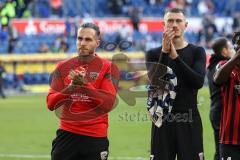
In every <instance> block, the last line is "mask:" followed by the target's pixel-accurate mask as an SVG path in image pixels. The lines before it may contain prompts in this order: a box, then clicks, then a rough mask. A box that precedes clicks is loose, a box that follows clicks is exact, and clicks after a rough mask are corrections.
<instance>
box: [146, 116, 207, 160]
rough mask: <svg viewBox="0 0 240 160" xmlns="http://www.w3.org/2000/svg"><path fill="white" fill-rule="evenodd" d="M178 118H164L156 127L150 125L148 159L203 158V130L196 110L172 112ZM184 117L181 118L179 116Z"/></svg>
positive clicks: (197, 159)
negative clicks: (161, 123)
mask: <svg viewBox="0 0 240 160" xmlns="http://www.w3.org/2000/svg"><path fill="white" fill-rule="evenodd" d="M173 116H175V117H178V119H175V120H173V119H171V118H169V119H168V120H165V121H164V123H163V125H162V126H161V127H160V128H158V127H156V126H155V125H154V124H153V125H152V137H151V138H152V139H151V156H150V160H175V158H176V156H177V158H178V160H204V154H203V130H202V122H201V118H200V115H199V113H198V112H196V113H193V114H192V117H188V118H187V113H186V114H185V113H181V114H175V115H174V114H173V115H172V117H173ZM181 116H183V117H185V118H183V119H181V118H179V117H181Z"/></svg>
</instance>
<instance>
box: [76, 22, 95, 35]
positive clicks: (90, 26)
mask: <svg viewBox="0 0 240 160" xmlns="http://www.w3.org/2000/svg"><path fill="white" fill-rule="evenodd" d="M79 28H92V29H94V30H95V31H96V34H97V36H100V29H99V27H98V26H97V25H96V24H94V23H83V24H81V25H80V27H79Z"/></svg>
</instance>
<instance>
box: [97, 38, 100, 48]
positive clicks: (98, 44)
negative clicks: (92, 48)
mask: <svg viewBox="0 0 240 160" xmlns="http://www.w3.org/2000/svg"><path fill="white" fill-rule="evenodd" d="M97 46H98V47H99V46H100V39H97Z"/></svg>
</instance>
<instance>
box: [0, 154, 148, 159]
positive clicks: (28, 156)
mask: <svg viewBox="0 0 240 160" xmlns="http://www.w3.org/2000/svg"><path fill="white" fill-rule="evenodd" d="M0 157H2V158H19V159H29V158H36V159H50V155H31V154H0ZM108 159H109V160H148V158H144V157H109V158H108Z"/></svg>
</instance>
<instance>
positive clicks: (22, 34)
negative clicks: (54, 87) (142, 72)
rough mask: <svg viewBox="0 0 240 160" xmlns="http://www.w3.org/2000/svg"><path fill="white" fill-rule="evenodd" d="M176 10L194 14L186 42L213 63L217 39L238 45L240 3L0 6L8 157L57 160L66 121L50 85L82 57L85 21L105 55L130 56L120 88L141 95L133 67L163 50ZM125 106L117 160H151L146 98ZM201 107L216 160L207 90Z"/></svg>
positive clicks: (3, 141)
mask: <svg viewBox="0 0 240 160" xmlns="http://www.w3.org/2000/svg"><path fill="white" fill-rule="evenodd" d="M175 7H178V8H181V9H183V10H184V11H185V13H186V15H187V18H188V19H187V20H188V23H189V25H188V28H187V31H186V32H185V35H186V38H187V39H188V41H189V42H190V43H195V44H197V45H201V46H203V47H204V48H205V49H206V53H207V60H208V59H209V56H210V55H211V53H212V51H211V49H210V47H211V43H212V41H213V40H214V39H215V38H217V37H220V36H225V37H228V38H229V39H231V37H232V33H233V32H234V31H237V30H240V0H0V65H1V66H2V67H1V68H2V69H1V68H0V77H2V78H1V81H2V85H3V92H4V94H5V96H6V97H7V98H6V97H5V96H2V97H3V98H6V99H5V100H2V99H0V126H1V130H2V131H1V132H0V159H1V160H2V159H39V158H40V159H41V158H42V159H49V153H50V148H51V140H52V139H53V137H54V136H55V135H54V132H55V130H56V128H57V121H58V120H57V118H56V117H55V116H54V114H53V113H50V112H48V111H47V109H46V107H45V96H46V93H47V91H48V79H49V76H50V74H51V72H52V71H53V69H54V68H55V64H56V63H57V62H58V61H60V60H63V59H66V58H69V57H72V56H76V46H75V45H76V31H77V28H78V26H79V25H80V24H81V23H83V22H94V23H96V24H97V25H99V27H100V29H101V32H102V33H101V39H102V42H101V45H100V47H99V48H98V53H99V55H100V56H102V57H105V58H108V59H110V60H111V58H112V56H113V55H116V54H119V53H123V54H125V55H126V56H127V57H128V58H129V62H132V63H133V64H126V63H125V62H124V61H123V62H122V61H121V60H122V59H121V58H119V59H120V60H119V66H120V69H121V83H120V85H121V86H120V88H121V89H124V88H125V89H127V88H129V87H135V89H136V86H141V84H143V85H144V84H146V83H147V79H146V77H145V78H144V76H143V77H142V79H141V78H129V76H126V74H127V71H128V70H129V68H128V67H130V68H138V66H137V65H136V64H138V65H139V64H144V53H145V52H146V51H147V50H149V49H151V48H153V47H157V46H160V45H161V40H162V31H163V13H164V11H165V10H166V9H168V8H175ZM134 63H135V65H134ZM136 74H139V72H136ZM132 76H133V77H134V76H136V75H132ZM140 77H141V76H140ZM140 88H141V87H140ZM120 99H121V98H120ZM119 106H121V107H118V108H117V109H115V110H114V111H113V112H112V113H111V114H110V138H111V140H112V141H110V142H111V143H110V145H111V144H112V147H111V150H110V151H112V155H110V156H111V157H110V159H138V160H139V159H147V157H148V155H149V143H150V123H151V122H150V120H149V119H148V118H147V115H146V109H145V99H140V100H138V101H137V103H134V105H132V106H141V107H129V104H127V103H125V102H124V101H122V100H120V102H119ZM199 106H203V107H200V110H201V115H202V118H203V124H204V129H205V131H204V138H205V139H204V141H205V144H206V145H205V146H206V157H207V158H206V159H211V158H212V156H213V150H214V146H213V137H212V130H211V126H210V123H209V120H208V114H209V93H208V89H207V86H205V87H204V88H203V89H202V90H201V91H200V95H199ZM129 116H130V117H129ZM140 122H142V123H140ZM111 126H112V127H111ZM124 127H125V129H124ZM136 130H137V132H136ZM24 135H26V136H24ZM143 137H146V138H143ZM127 139H131V140H132V141H131V142H129V140H127ZM16 143H17V144H16Z"/></svg>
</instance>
